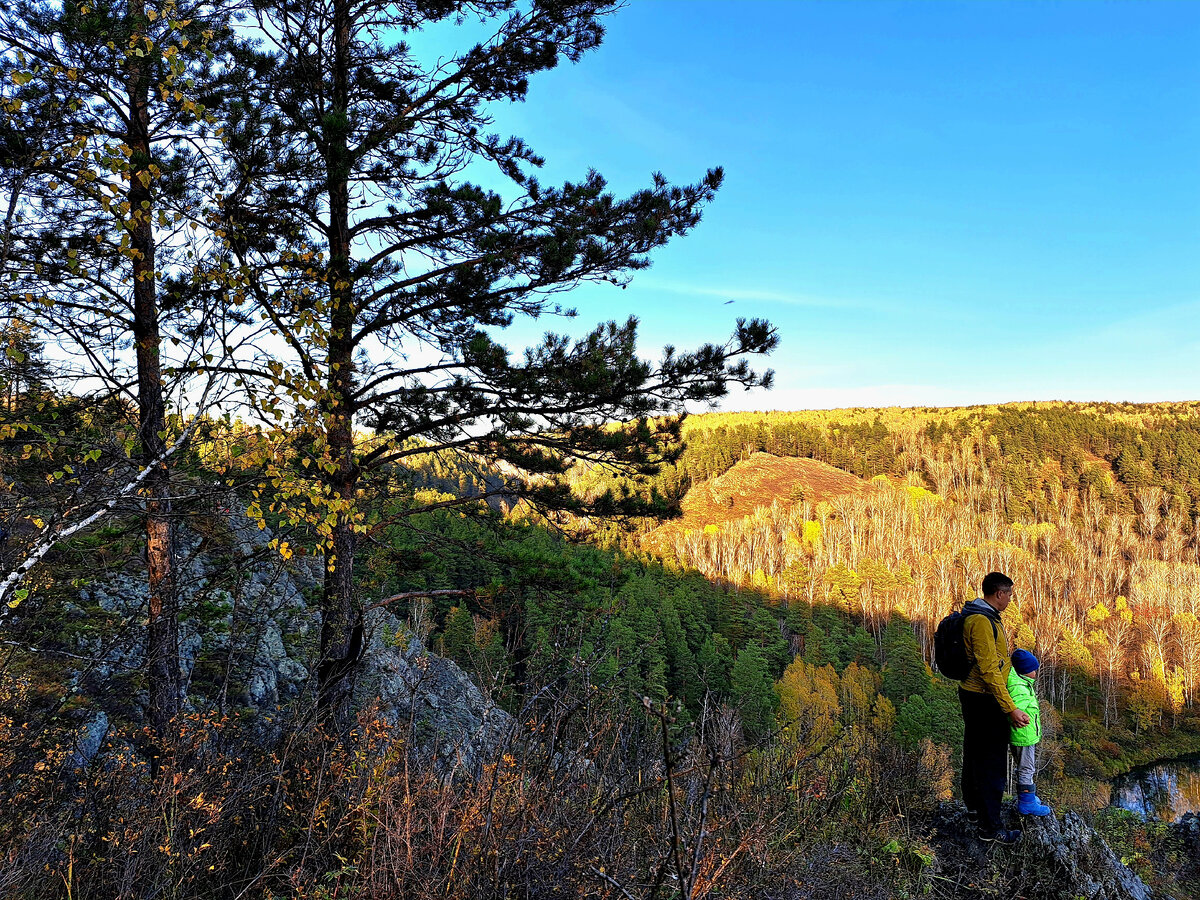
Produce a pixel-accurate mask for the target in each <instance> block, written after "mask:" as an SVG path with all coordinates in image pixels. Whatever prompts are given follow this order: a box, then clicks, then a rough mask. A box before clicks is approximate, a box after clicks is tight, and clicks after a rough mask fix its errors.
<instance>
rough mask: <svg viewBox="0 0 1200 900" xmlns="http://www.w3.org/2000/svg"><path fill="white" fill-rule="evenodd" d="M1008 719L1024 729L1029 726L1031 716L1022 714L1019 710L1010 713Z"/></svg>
mask: <svg viewBox="0 0 1200 900" xmlns="http://www.w3.org/2000/svg"><path fill="white" fill-rule="evenodd" d="M1008 718H1009V721H1011V722H1012V723H1013V724H1014V725H1016V726H1017V727H1018V728H1023V727H1024V726H1026V725H1028V724H1029V716H1028V715H1026V714H1025V713H1023V712H1021V710H1019V709H1014V710H1013V711H1012V712H1010V713H1009V714H1008Z"/></svg>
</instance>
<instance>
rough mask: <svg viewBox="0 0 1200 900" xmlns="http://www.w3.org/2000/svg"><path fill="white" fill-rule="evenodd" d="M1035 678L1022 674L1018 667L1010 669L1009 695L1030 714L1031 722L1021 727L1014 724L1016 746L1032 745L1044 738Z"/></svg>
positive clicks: (1013, 737)
mask: <svg viewBox="0 0 1200 900" xmlns="http://www.w3.org/2000/svg"><path fill="white" fill-rule="evenodd" d="M1034 685H1035V680H1034V679H1033V678H1030V677H1029V676H1028V675H1021V674H1019V673H1018V672H1017V670H1016V669H1009V670H1008V695H1009V696H1010V697H1012V699H1013V703H1015V704H1016V706H1017V709H1019V710H1021V711H1022V712H1023V713H1025V714H1026V715H1027V716H1029V724H1028V725H1022V726H1021V727H1020V728H1018V727H1016V726H1015V725H1014V726H1013V730H1012V738H1011V739H1010V740H1011V742H1012V745H1013V746H1014V747H1032V746H1033V745H1034V744H1036V743H1037V742H1038V741H1040V740H1041V739H1042V711H1041V710H1040V709H1038V698H1037V690H1036V689H1035V686H1034Z"/></svg>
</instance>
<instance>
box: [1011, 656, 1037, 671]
mask: <svg viewBox="0 0 1200 900" xmlns="http://www.w3.org/2000/svg"><path fill="white" fill-rule="evenodd" d="M1012 664H1013V668H1014V669H1016V670H1017V674H1018V675H1028V674H1029V673H1030V672H1036V671H1037V668H1038V658H1037V657H1036V656H1034V655H1033V654H1032V653H1030V652H1029V651H1028V650H1014V651H1013V655H1012Z"/></svg>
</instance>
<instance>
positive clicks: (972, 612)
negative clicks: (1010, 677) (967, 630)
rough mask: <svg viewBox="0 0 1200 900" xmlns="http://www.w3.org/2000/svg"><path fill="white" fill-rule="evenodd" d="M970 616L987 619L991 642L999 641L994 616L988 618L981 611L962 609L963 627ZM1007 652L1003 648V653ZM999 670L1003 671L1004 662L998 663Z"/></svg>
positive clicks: (998, 632)
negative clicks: (989, 624)
mask: <svg viewBox="0 0 1200 900" xmlns="http://www.w3.org/2000/svg"><path fill="white" fill-rule="evenodd" d="M971 616H983V617H984V618H985V619H987V620H988V622H990V623H991V626H992V640H993V641H999V640H1000V631H999V630H998V629H997V628H996V617H995V616H990V615H988V614H987V613H985V612H983V611H982V610H978V609H964V610H963V625H964V626H966V624H967V619H969V618H970V617H971ZM1007 651H1008V648H1007V647H1005V652H1007ZM1000 669H1001V671H1003V670H1004V661H1003V660H1001V661H1000Z"/></svg>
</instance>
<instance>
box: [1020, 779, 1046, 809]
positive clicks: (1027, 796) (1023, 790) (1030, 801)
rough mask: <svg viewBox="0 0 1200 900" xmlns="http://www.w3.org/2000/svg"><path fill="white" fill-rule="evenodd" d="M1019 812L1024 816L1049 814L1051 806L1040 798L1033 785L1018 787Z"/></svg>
mask: <svg viewBox="0 0 1200 900" xmlns="http://www.w3.org/2000/svg"><path fill="white" fill-rule="evenodd" d="M1017 812H1019V813H1020V814H1021V815H1023V816H1048V815H1050V807H1048V806H1047V805H1046V804H1045V803H1043V802H1042V801H1041V800H1040V799H1038V795H1037V794H1035V793H1034V792H1033V787H1032V786H1029V787H1018V788H1017Z"/></svg>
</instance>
